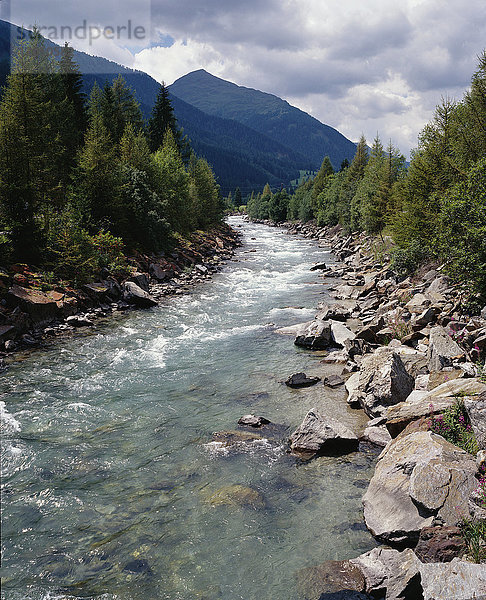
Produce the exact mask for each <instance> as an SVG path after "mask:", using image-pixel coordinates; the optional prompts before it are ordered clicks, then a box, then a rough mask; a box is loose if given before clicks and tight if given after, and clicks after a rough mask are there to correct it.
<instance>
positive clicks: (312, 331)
mask: <svg viewBox="0 0 486 600" xmlns="http://www.w3.org/2000/svg"><path fill="white" fill-rule="evenodd" d="M331 341H332V337H331V323H330V322H329V321H320V320H318V319H316V320H314V321H311V322H310V323H309V324H308V325H307V326H306V328H305V329H304V331H302V332H301V333H300V334H298V335H297V337H296V338H295V342H294V344H295V345H296V346H302V347H304V348H309V349H310V350H325V349H326V348H328V347H329V346H330V345H331Z"/></svg>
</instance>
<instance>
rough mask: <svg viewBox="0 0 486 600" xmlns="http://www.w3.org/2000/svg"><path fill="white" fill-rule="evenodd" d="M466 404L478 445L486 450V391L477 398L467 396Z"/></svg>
mask: <svg viewBox="0 0 486 600" xmlns="http://www.w3.org/2000/svg"><path fill="white" fill-rule="evenodd" d="M464 406H465V407H466V410H467V414H468V415H469V419H470V421H471V427H472V430H473V431H474V435H475V436H476V441H477V442H478V446H479V448H480V449H481V450H486V392H483V393H482V394H481V395H480V396H479V397H478V398H477V399H472V398H465V399H464Z"/></svg>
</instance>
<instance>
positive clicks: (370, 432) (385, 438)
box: [361, 419, 392, 448]
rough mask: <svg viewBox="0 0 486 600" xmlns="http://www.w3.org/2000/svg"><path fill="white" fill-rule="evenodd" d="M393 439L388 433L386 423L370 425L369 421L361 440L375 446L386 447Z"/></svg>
mask: <svg viewBox="0 0 486 600" xmlns="http://www.w3.org/2000/svg"><path fill="white" fill-rule="evenodd" d="M373 420H375V419H373ZM391 439H392V437H391V435H390V434H389V433H388V429H387V428H386V426H385V425H384V424H383V425H370V423H368V425H367V426H366V429H365V430H364V431H363V435H362V436H361V441H363V442H368V443H369V444H373V445H374V446H380V447H381V448H384V447H385V446H386V445H387V444H388V442H390V441H391Z"/></svg>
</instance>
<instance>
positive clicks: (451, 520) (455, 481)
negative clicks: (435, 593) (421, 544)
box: [363, 431, 476, 544]
mask: <svg viewBox="0 0 486 600" xmlns="http://www.w3.org/2000/svg"><path fill="white" fill-rule="evenodd" d="M475 473H476V464H475V462H474V460H473V459H472V457H471V456H470V455H469V454H467V452H464V451H462V450H460V449H459V448H457V446H454V445H452V444H450V443H449V442H447V441H446V440H445V439H444V438H442V437H441V436H439V435H436V434H434V433H431V432H430V431H418V432H416V433H411V434H409V435H407V436H403V437H399V438H397V439H396V440H393V441H392V442H391V443H389V444H388V445H387V446H386V448H385V449H384V450H383V452H382V453H381V454H380V456H379V459H378V463H377V465H376V468H375V473H374V475H373V477H372V479H371V481H370V484H369V487H368V490H367V491H366V493H365V495H364V497H363V505H364V517H365V522H366V525H367V527H368V529H369V530H370V531H371V533H372V534H373V535H374V536H375V537H376V538H378V539H379V540H380V541H383V542H385V543H389V544H410V543H414V542H416V541H417V540H418V537H419V533H420V530H421V529H423V528H424V527H430V526H431V525H432V522H433V521H434V519H435V518H437V517H439V518H441V519H442V520H443V521H444V522H445V524H447V525H456V524H457V522H458V521H459V520H460V519H461V518H462V517H464V516H466V515H467V500H468V498H469V495H470V493H471V491H472V490H473V489H474V487H475V485H476V479H475V477H474V475H475Z"/></svg>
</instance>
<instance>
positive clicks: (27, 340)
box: [20, 333, 39, 347]
mask: <svg viewBox="0 0 486 600" xmlns="http://www.w3.org/2000/svg"><path fill="white" fill-rule="evenodd" d="M20 339H21V340H22V342H23V343H24V345H25V346H31V347H35V346H38V345H39V342H38V341H37V340H35V339H34V338H33V337H32V336H31V335H30V334H28V333H24V335H23V336H22V337H21V338H20Z"/></svg>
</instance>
